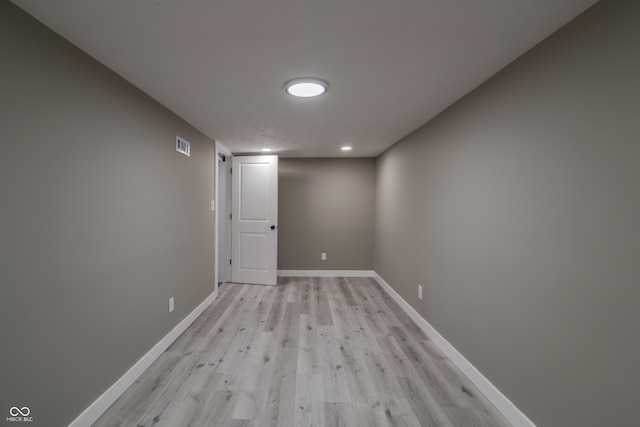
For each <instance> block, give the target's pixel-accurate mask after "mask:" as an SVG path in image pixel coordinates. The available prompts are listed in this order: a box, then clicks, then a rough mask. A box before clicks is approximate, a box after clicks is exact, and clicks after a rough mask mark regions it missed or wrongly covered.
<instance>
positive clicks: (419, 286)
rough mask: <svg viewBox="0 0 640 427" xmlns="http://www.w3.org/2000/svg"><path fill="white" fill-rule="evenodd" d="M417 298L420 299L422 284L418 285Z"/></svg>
mask: <svg viewBox="0 0 640 427" xmlns="http://www.w3.org/2000/svg"><path fill="white" fill-rule="evenodd" d="M418 298H420V299H422V285H418Z"/></svg>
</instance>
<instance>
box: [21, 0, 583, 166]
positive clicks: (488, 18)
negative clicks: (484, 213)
mask: <svg viewBox="0 0 640 427" xmlns="http://www.w3.org/2000/svg"><path fill="white" fill-rule="evenodd" d="M595 2H596V1H595V0H394V1H391V0H334V1H330V0H324V1H323V0H315V1H311V0H263V1H259V0H134V1H132V0H102V1H98V0H14V3H16V4H17V5H19V6H20V7H21V8H23V9H24V10H26V11H27V12H28V13H29V14H31V15H33V16H34V17H36V18H37V19H38V20H40V21H41V22H43V23H44V24H45V25H47V26H49V27H50V28H52V29H53V30H54V31H56V32H57V33H59V34H61V35H62V36H63V37H65V38H66V39H67V40H69V41H71V42H72V43H73V44H75V45H76V46H78V47H79V48H80V49H82V50H84V51H85V52H87V53H88V54H89V55H91V56H93V57H94V58H96V59H97V60H98V61H100V62H101V63H103V64H104V65H106V66H107V67H109V68H111V69H112V70H114V71H115V72H116V73H118V74H119V75H121V76H122V77H124V78H125V79H126V80H128V81H129V82H131V83H133V84H134V85H135V86H137V87H139V88H140V89H142V90H143V91H144V92H146V93H147V94H149V95H150V96H151V97H153V98H155V99H156V100H158V101H159V102H160V103H161V104H163V105H165V106H166V107H167V108H169V109H170V110H172V111H173V112H175V113H176V114H178V115H179V116H180V117H182V118H184V119H185V120H186V121H187V122H189V123H191V124H192V125H193V126H195V127H196V128H198V129H200V130H201V131H202V132H203V133H205V134H206V135H208V136H209V137H211V138H212V139H215V140H217V141H220V142H221V143H222V144H224V145H225V146H227V147H228V148H229V149H231V151H233V152H234V153H246V152H256V151H258V150H259V149H260V148H262V147H270V148H273V149H274V151H275V152H276V153H278V154H280V155H281V156H283V157H336V156H344V155H348V156H357V157H367V156H375V155H378V154H379V153H381V152H382V151H384V150H385V149H386V148H388V147H389V146H391V145H392V144H394V143H395V142H397V141H398V140H399V139H401V138H402V137H403V136H405V135H407V134H408V133H410V132H411V131H413V130H415V129H416V128H417V127H419V126H420V125H422V124H423V123H425V122H427V121H428V120H430V119H431V118H433V117H434V116H435V115H437V114H438V113H439V112H441V111H442V110H443V109H445V108H446V107H447V106H449V105H450V104H451V103H453V102H454V101H456V100H457V99H459V98H460V97H461V96H463V95H465V94H466V93H467V92H469V91H470V90H472V89H474V88H475V87H477V86H478V85H479V84H480V83H482V82H483V81H484V80H486V79H487V78H489V77H490V76H491V75H493V74H495V73H496V72H497V71H498V70H500V69H501V68H503V67H504V66H505V65H507V64H508V63H510V62H511V61H513V60H514V59H515V58H517V57H518V56H519V55H521V54H522V53H524V52H525V51H527V50H528V49H530V48H531V47H533V46H534V45H535V44H537V43H538V42H540V41H541V40H542V39H544V38H545V37H547V36H548V35H550V34H551V33H552V32H553V31H555V30H556V29H558V28H560V27H561V26H562V25H564V24H565V23H567V22H568V21H570V20H571V19H572V18H574V17H575V16H576V15H578V14H579V13H580V12H582V11H583V10H585V9H586V8H588V7H589V6H591V5H592V4H594V3H595ZM308 76H313V77H320V78H322V79H325V80H327V81H328V82H329V84H330V89H329V91H328V92H327V93H326V94H325V95H323V96H321V97H319V98H316V99H296V98H293V97H291V96H289V95H287V94H286V93H285V92H284V90H283V87H282V85H283V84H284V82H285V81H287V80H289V79H291V78H293V77H308ZM344 144H350V145H353V151H351V152H350V153H349V154H344V153H342V152H340V150H339V147H340V146H341V145H344Z"/></svg>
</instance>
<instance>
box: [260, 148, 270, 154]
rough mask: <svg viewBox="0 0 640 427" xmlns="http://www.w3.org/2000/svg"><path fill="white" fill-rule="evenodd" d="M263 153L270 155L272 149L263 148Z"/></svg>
mask: <svg viewBox="0 0 640 427" xmlns="http://www.w3.org/2000/svg"><path fill="white" fill-rule="evenodd" d="M260 151H262V152H265V153H268V152H269V151H271V148H263V149H262V150H260Z"/></svg>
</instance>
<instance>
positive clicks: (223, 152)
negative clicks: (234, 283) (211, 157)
mask: <svg viewBox="0 0 640 427" xmlns="http://www.w3.org/2000/svg"><path fill="white" fill-rule="evenodd" d="M214 143H215V148H216V156H215V159H216V160H215V164H214V176H215V196H214V197H215V212H214V213H215V215H214V218H215V219H214V230H215V237H214V256H213V257H214V262H213V270H214V274H213V278H214V283H215V294H216V296H217V295H218V272H219V271H220V270H219V268H220V266H219V265H218V264H219V263H218V258H219V256H218V255H219V253H220V238H221V236H220V233H219V229H220V209H218V208H219V206H220V204H219V202H218V201H219V200H220V188H219V185H220V180H219V179H218V174H219V173H220V171H219V166H218V163H219V162H218V159H219V158H220V156H225V157H226V158H227V161H229V162H231V159H232V157H233V156H232V155H231V151H229V149H228V148H227V147H225V146H224V145H222V144H221V143H220V142H218V141H214ZM229 164H230V163H229ZM225 194H226V197H227V200H226V203H225V206H227V208H228V207H229V206H231V204H230V203H231V197H232V195H231V191H226V192H225ZM229 226H230V225H229ZM228 244H229V249H230V247H231V242H228Z"/></svg>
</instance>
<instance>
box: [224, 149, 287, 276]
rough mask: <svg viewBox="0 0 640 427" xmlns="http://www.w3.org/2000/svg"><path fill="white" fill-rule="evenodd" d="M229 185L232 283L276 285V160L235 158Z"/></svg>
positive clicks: (260, 157)
mask: <svg viewBox="0 0 640 427" xmlns="http://www.w3.org/2000/svg"><path fill="white" fill-rule="evenodd" d="M232 181H233V195H232V203H233V209H232V235H233V239H232V240H233V241H232V251H233V257H232V264H231V280H232V281H233V282H237V283H255V284H265V285H275V284H276V280H277V255H278V228H277V220H278V157H277V156H236V157H234V158H233V173H232ZM272 227H273V228H272Z"/></svg>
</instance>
